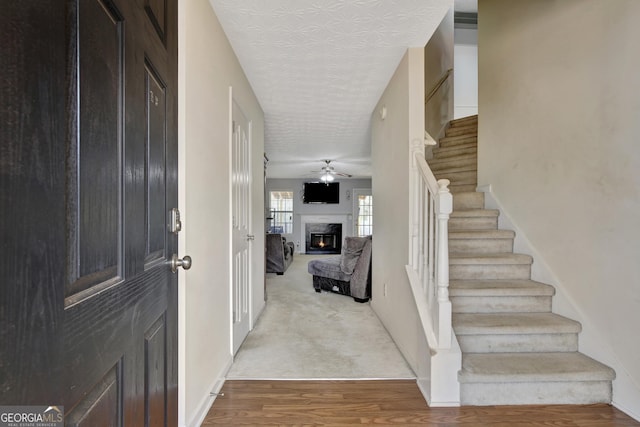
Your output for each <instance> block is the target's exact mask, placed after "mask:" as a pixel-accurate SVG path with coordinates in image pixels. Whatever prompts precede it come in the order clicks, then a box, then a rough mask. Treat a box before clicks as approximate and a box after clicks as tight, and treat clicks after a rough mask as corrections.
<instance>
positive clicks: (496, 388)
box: [428, 116, 615, 405]
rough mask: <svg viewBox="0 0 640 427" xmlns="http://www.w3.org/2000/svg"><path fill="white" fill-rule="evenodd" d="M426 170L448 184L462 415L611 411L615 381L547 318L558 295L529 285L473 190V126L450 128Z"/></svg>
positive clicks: (574, 325) (572, 334) (526, 266)
mask: <svg viewBox="0 0 640 427" xmlns="http://www.w3.org/2000/svg"><path fill="white" fill-rule="evenodd" d="M433 153H434V158H433V159H432V160H429V161H428V163H429V166H430V167H431V169H432V171H433V172H434V174H435V176H436V178H437V179H442V178H446V179H449V180H450V181H451V185H450V186H449V188H450V189H451V192H452V193H453V212H452V214H451V216H450V219H449V266H450V269H449V278H450V282H449V295H450V298H451V303H452V311H453V319H452V320H453V329H454V331H455V333H456V336H457V338H458V342H459V344H460V349H461V350H462V370H461V371H460V372H459V374H458V380H459V382H460V403H461V404H462V405H509V404H589V403H610V402H611V393H612V390H611V387H612V386H611V381H612V380H613V379H614V378H615V372H614V371H613V370H612V369H611V368H609V367H607V366H605V365H603V364H601V363H599V362H597V361H595V360H593V359H591V358H589V357H587V356H585V355H583V354H581V353H579V352H578V334H579V333H580V331H581V325H580V323H578V322H576V321H573V320H570V319H567V318H565V317H562V316H559V315H557V314H554V313H552V312H551V298H552V297H553V295H554V292H555V291H554V288H553V287H552V286H549V285H547V284H544V283H539V282H535V281H532V280H530V279H531V264H532V262H533V259H532V257H530V256H529V255H523V254H514V253H513V239H514V237H515V233H514V232H513V231H510V230H499V229H498V216H499V214H500V213H499V211H498V210H491V209H484V194H483V193H479V192H475V188H476V186H477V171H476V169H477V116H473V117H470V118H465V119H460V120H456V121H453V122H451V126H450V127H449V129H448V130H447V133H446V134H445V137H444V138H442V139H441V140H440V146H439V147H438V148H435V149H434V150H433Z"/></svg>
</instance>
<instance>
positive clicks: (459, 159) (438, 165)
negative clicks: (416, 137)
mask: <svg viewBox="0 0 640 427" xmlns="http://www.w3.org/2000/svg"><path fill="white" fill-rule="evenodd" d="M427 163H429V167H430V168H431V170H432V171H433V173H434V174H435V173H436V172H437V171H439V170H442V169H447V168H461V167H465V168H466V169H473V170H476V169H477V166H478V158H477V156H476V155H475V153H474V154H465V155H463V156H456V157H452V158H436V159H431V160H429V161H428V162H427Z"/></svg>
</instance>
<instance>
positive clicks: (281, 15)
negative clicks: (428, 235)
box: [210, 0, 466, 178]
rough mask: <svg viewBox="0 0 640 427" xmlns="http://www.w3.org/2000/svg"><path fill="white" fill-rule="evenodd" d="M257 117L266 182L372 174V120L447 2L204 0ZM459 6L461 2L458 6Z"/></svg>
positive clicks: (429, 33) (416, 0) (432, 27)
mask: <svg viewBox="0 0 640 427" xmlns="http://www.w3.org/2000/svg"><path fill="white" fill-rule="evenodd" d="M210 1H211V4H212V5H213V8H214V10H215V12H216V15H217V16H218V19H219V20H220V23H221V24H222V27H223V29H224V31H225V33H226V34H227V37H228V38H229V41H230V42H231V45H232V47H233V50H234V51H235V53H236V55H237V57H238V59H239V60H240V64H241V65H242V68H243V69H244V71H245V74H246V75H247V78H248V79H249V82H250V83H251V86H252V87H253V90H254V92H255V94H256V96H257V97H258V100H259V102H260V105H261V106H262V109H263V110H264V113H265V152H266V154H267V157H269V160H270V161H269V164H268V167H267V176H268V177H270V178H301V177H310V176H314V175H313V174H311V173H310V171H312V170H319V169H320V168H321V167H322V165H323V159H330V160H333V162H332V165H333V166H334V167H335V169H336V171H339V172H346V173H349V174H352V175H353V176H354V178H358V177H368V176H371V167H370V158H371V144H370V132H369V128H370V126H369V122H370V116H371V113H372V111H373V108H374V107H375V105H376V103H377V102H378V100H379V98H380V96H381V95H382V92H383V91H384V89H385V88H386V86H387V83H388V82H389V79H390V78H391V76H392V75H393V72H394V71H395V69H396V67H397V65H398V63H399V61H400V59H401V58H402V56H403V55H404V53H405V51H406V49H407V47H419V46H424V45H425V44H426V42H427V41H428V40H429V38H430V37H431V34H433V31H434V30H435V29H436V28H437V26H438V25H439V23H440V21H441V20H442V17H443V16H444V15H445V13H446V12H447V10H448V9H449V8H450V7H452V5H453V1H452V0H348V1H346V0H268V1H267V0H210ZM465 3H466V2H465Z"/></svg>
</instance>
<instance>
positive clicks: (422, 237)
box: [407, 134, 453, 349]
mask: <svg viewBox="0 0 640 427" xmlns="http://www.w3.org/2000/svg"><path fill="white" fill-rule="evenodd" d="M426 136H427V138H426V141H427V142H426V143H427V144H428V143H429V142H430V141H432V140H433V139H432V138H431V137H430V136H429V135H428V134H426ZM424 144H425V142H423V141H420V143H419V144H418V143H414V144H413V146H412V150H411V151H412V153H411V157H412V158H411V159H410V161H411V163H412V164H411V175H412V178H411V187H412V188H411V198H410V199H411V200H410V204H411V210H410V212H411V216H412V218H411V230H410V234H411V236H410V242H411V244H410V248H409V251H410V252H409V265H408V266H407V272H408V274H409V280H410V282H412V287H414V288H415V287H416V285H417V286H419V288H420V294H421V295H418V294H417V292H416V290H415V289H414V295H415V296H416V298H424V299H426V311H427V316H428V317H429V319H425V320H427V322H423V323H426V325H427V326H428V328H429V329H431V330H430V331H425V332H427V337H428V338H429V337H430V338H431V340H435V342H430V343H429V345H430V346H431V347H432V348H433V349H448V348H450V347H451V335H452V327H451V301H450V300H449V231H448V222H449V216H450V214H451V211H452V210H453V197H452V195H451V193H450V191H449V188H448V185H449V180H447V179H441V180H436V178H435V176H434V175H433V172H432V171H431V169H430V168H429V165H428V164H427V161H426V160H425V157H424ZM416 281H417V282H418V283H417V284H416V283H414V282H416ZM417 303H418V305H419V306H420V305H422V304H421V303H420V302H418V301H417ZM431 340H430V341H431Z"/></svg>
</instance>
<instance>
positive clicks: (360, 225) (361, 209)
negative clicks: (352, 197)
mask: <svg viewBox="0 0 640 427" xmlns="http://www.w3.org/2000/svg"><path fill="white" fill-rule="evenodd" d="M356 196H357V199H356V201H357V203H358V216H357V218H358V222H357V223H356V235H357V236H359V237H364V236H369V235H371V234H373V196H372V195H371V194H356Z"/></svg>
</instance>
